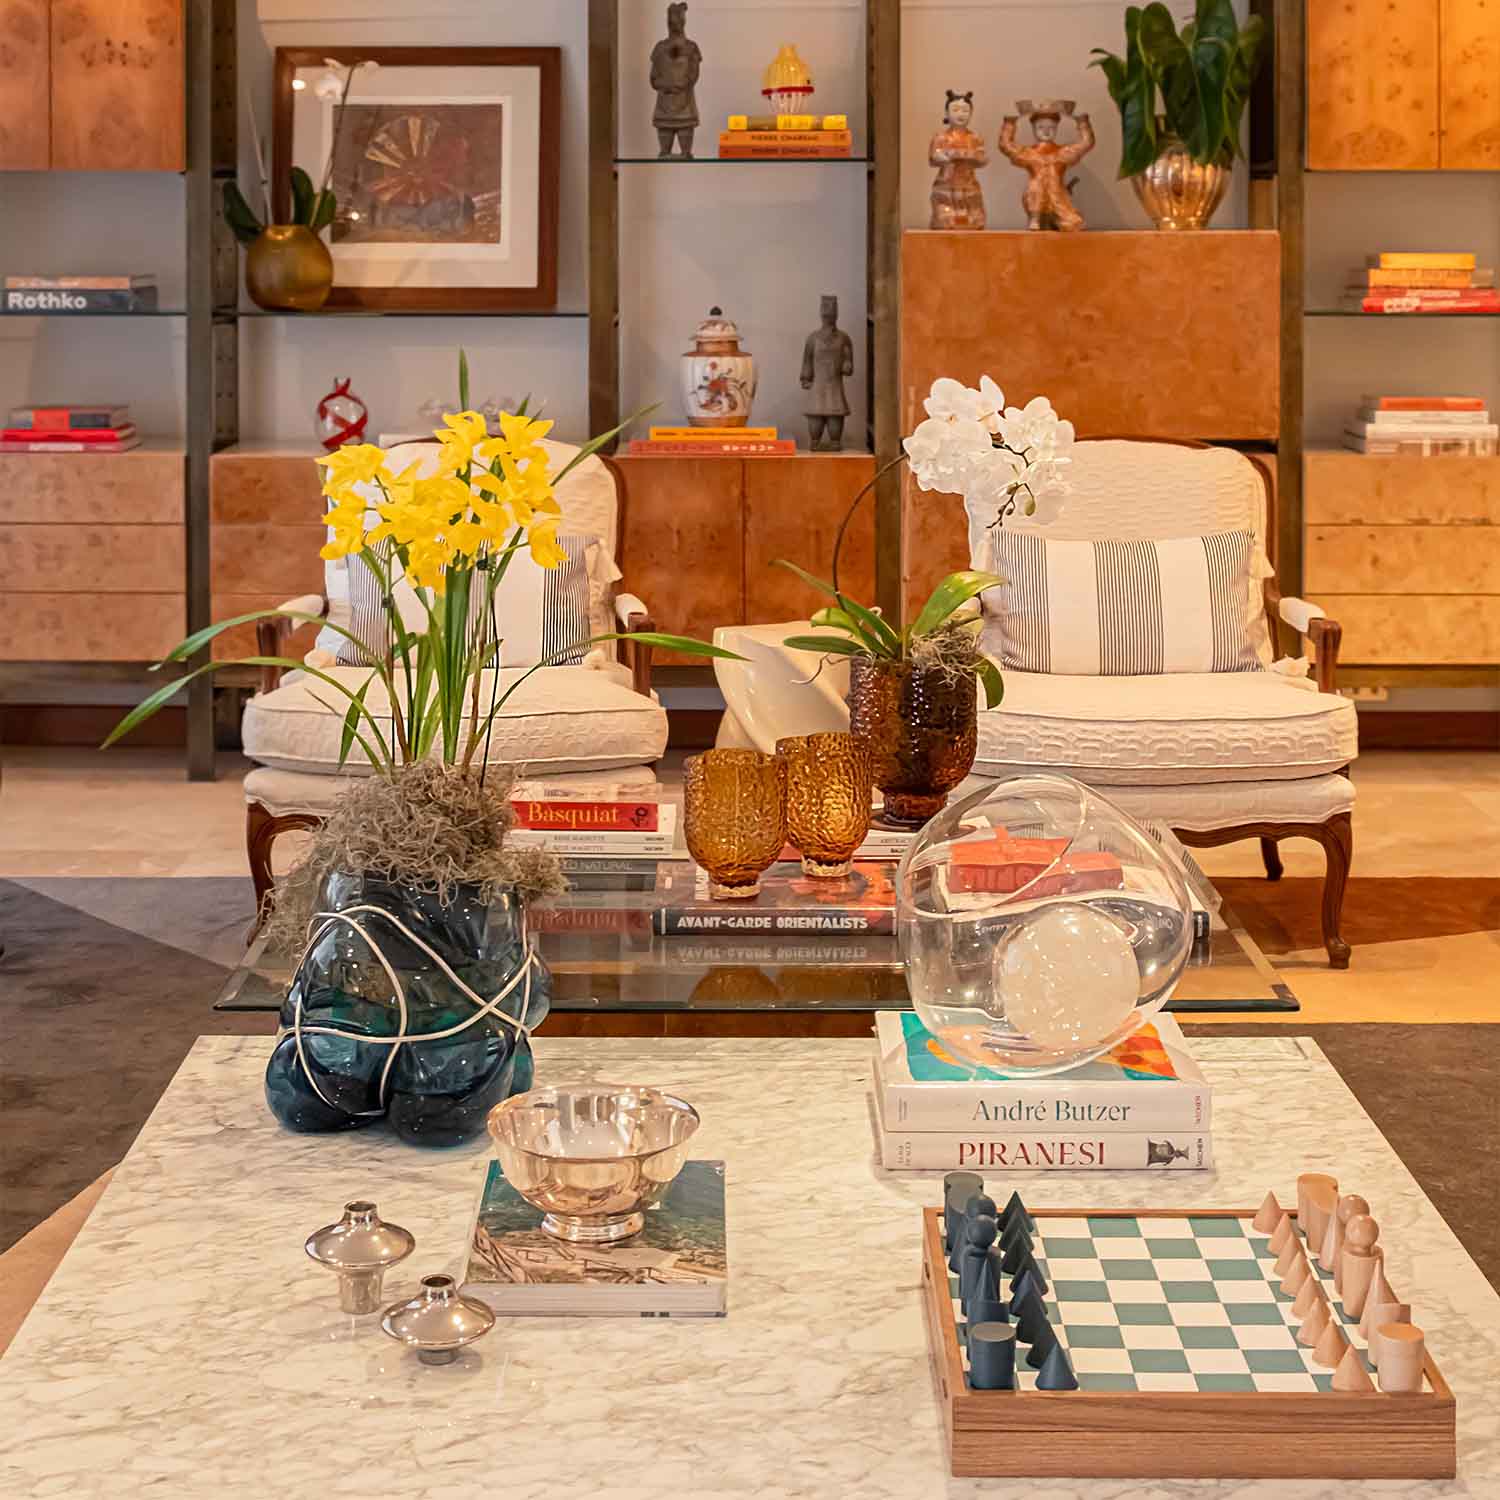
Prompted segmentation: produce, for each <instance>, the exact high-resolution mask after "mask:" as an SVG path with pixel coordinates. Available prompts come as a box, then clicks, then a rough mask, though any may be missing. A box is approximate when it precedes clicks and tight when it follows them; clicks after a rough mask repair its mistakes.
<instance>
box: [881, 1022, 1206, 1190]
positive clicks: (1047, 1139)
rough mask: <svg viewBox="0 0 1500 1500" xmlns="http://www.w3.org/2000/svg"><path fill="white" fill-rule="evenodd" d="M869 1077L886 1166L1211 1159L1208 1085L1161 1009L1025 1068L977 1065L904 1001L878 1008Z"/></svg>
mask: <svg viewBox="0 0 1500 1500" xmlns="http://www.w3.org/2000/svg"><path fill="white" fill-rule="evenodd" d="M874 1086H875V1106H876V1114H877V1125H878V1132H879V1136H880V1161H881V1165H882V1166H884V1167H885V1168H886V1169H887V1170H902V1169H913V1170H915V1169H925V1170H934V1171H952V1170H954V1169H956V1168H969V1169H971V1170H973V1171H977V1172H983V1171H985V1170H986V1169H991V1170H999V1171H1011V1172H1014V1171H1070V1172H1076V1171H1120V1170H1128V1169H1132V1168H1141V1169H1145V1168H1153V1169H1156V1168H1159V1169H1163V1170H1171V1169H1183V1168H1186V1169H1189V1170H1192V1169H1199V1168H1205V1167H1211V1166H1212V1165H1213V1140H1212V1137H1211V1135H1210V1133H1209V1132H1210V1116H1211V1111H1212V1104H1213V1099H1212V1092H1213V1091H1212V1089H1211V1088H1210V1086H1209V1084H1208V1082H1207V1080H1206V1079H1205V1078H1204V1077H1203V1074H1202V1072H1201V1070H1200V1069H1199V1067H1198V1065H1197V1063H1196V1062H1194V1060H1193V1056H1192V1054H1191V1053H1190V1052H1189V1051H1188V1047H1187V1042H1186V1041H1185V1040H1184V1038H1183V1035H1182V1031H1181V1029H1180V1028H1179V1027H1178V1025H1177V1023H1176V1022H1175V1021H1174V1020H1173V1019H1172V1018H1171V1017H1170V1016H1169V1015H1167V1014H1165V1013H1164V1012H1163V1013H1159V1014H1157V1015H1156V1016H1154V1017H1153V1018H1152V1019H1151V1020H1150V1021H1148V1022H1147V1023H1146V1025H1144V1026H1142V1027H1141V1028H1140V1030H1139V1031H1137V1032H1136V1033H1135V1035H1134V1036H1131V1037H1129V1038H1127V1039H1126V1040H1125V1041H1123V1042H1121V1043H1120V1044H1119V1045H1118V1046H1117V1047H1115V1048H1113V1049H1112V1050H1111V1051H1109V1052H1106V1053H1105V1054H1104V1055H1103V1056H1102V1057H1098V1058H1095V1059H1094V1061H1093V1062H1091V1063H1085V1064H1084V1065H1083V1066H1082V1067H1079V1068H1072V1069H1070V1070H1069V1071H1068V1072H1066V1073H1058V1074H1054V1075H1052V1076H1051V1077H1048V1078H1034V1077H1031V1076H1028V1075H1025V1074H1016V1073H1005V1072H1001V1071H1000V1070H998V1069H990V1068H980V1069H977V1070H976V1069H974V1068H972V1067H970V1066H969V1065H968V1064H967V1063H965V1062H963V1061H962V1060H960V1059H959V1058H958V1057H956V1056H954V1055H953V1054H952V1053H950V1052H949V1051H948V1049H947V1048H945V1047H944V1046H943V1044H942V1042H941V1040H940V1039H939V1038H937V1037H935V1036H934V1035H933V1034H932V1033H931V1032H930V1031H928V1030H927V1028H926V1027H924V1026H923V1025H922V1022H921V1021H920V1020H919V1019H918V1017H917V1016H916V1015H915V1014H914V1013H913V1012H911V1011H881V1012H880V1013H879V1014H878V1015H877V1017H876V1026H875V1071H874Z"/></svg>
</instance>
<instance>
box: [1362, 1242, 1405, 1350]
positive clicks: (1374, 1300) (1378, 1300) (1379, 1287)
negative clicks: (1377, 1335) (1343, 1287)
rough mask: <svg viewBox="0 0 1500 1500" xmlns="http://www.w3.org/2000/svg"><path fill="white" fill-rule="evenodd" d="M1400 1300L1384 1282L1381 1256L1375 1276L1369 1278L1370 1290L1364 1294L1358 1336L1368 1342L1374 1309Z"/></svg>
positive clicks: (1383, 1262) (1383, 1264) (1384, 1276)
mask: <svg viewBox="0 0 1500 1500" xmlns="http://www.w3.org/2000/svg"><path fill="white" fill-rule="evenodd" d="M1400 1300H1401V1299H1400V1298H1399V1297H1398V1296H1397V1295H1396V1294H1395V1292H1394V1291H1392V1290H1391V1284H1390V1282H1389V1281H1387V1280H1386V1275H1385V1257H1384V1256H1381V1258H1380V1260H1379V1262H1378V1264H1377V1265H1376V1267H1375V1274H1374V1275H1373V1276H1372V1277H1371V1278H1370V1289H1369V1291H1367V1292H1366V1293H1365V1306H1364V1311H1363V1312H1361V1313H1360V1315H1359V1336H1360V1337H1361V1338H1362V1339H1365V1340H1366V1341H1368V1339H1369V1337H1370V1329H1371V1328H1372V1327H1373V1326H1374V1324H1373V1323H1372V1322H1371V1319H1372V1318H1373V1317H1374V1314H1375V1309H1376V1308H1377V1307H1380V1306H1381V1305H1383V1304H1384V1303H1387V1302H1399V1301H1400Z"/></svg>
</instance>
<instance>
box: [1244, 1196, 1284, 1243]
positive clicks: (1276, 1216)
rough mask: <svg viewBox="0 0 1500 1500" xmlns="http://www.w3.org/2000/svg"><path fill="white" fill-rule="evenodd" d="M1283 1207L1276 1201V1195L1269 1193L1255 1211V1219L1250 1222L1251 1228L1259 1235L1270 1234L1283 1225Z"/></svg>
mask: <svg viewBox="0 0 1500 1500" xmlns="http://www.w3.org/2000/svg"><path fill="white" fill-rule="evenodd" d="M1281 1217H1282V1216H1281V1205H1280V1204H1279V1203H1278V1202H1277V1201H1276V1194H1275V1193H1267V1194H1266V1196H1265V1197H1264V1198H1263V1199H1261V1204H1260V1207H1259V1208H1258V1209H1256V1211H1255V1217H1254V1218H1253V1219H1251V1221H1250V1227H1251V1228H1252V1229H1253V1230H1255V1232H1256V1233H1257V1234H1270V1233H1271V1231H1272V1230H1273V1229H1275V1228H1276V1226H1277V1225H1278V1224H1279V1223H1281Z"/></svg>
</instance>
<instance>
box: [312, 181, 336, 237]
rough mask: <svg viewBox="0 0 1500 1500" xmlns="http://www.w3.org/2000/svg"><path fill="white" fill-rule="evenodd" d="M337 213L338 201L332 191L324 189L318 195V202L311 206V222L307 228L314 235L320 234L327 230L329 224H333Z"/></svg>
mask: <svg viewBox="0 0 1500 1500" xmlns="http://www.w3.org/2000/svg"><path fill="white" fill-rule="evenodd" d="M338 211H339V200H338V198H337V196H336V195H335V194H334V191H333V189H332V188H324V189H323V191H322V192H321V193H319V194H318V201H317V203H316V204H314V206H313V211H312V220H311V222H310V223H309V224H308V226H307V227H308V228H309V229H311V230H312V232H313V233H314V234H322V232H323V231H324V230H325V229H327V228H328V226H329V225H330V224H332V223H333V220H334V216H335V215H336V214H337V213H338Z"/></svg>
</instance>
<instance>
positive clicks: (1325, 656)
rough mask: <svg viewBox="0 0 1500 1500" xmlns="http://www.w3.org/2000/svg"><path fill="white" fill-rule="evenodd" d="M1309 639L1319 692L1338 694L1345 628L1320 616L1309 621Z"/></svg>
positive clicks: (1326, 617) (1324, 616) (1325, 616)
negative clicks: (1341, 647)
mask: <svg viewBox="0 0 1500 1500" xmlns="http://www.w3.org/2000/svg"><path fill="white" fill-rule="evenodd" d="M1307 638H1308V640H1310V641H1311V642H1312V643H1313V673H1314V675H1315V676H1316V677H1317V681H1318V691H1319V692H1320V693H1336V692H1338V676H1339V643H1340V642H1341V641H1342V640H1343V638H1344V627H1343V626H1342V625H1340V624H1339V622H1338V621H1337V620H1330V619H1329V618H1328V616H1327V615H1319V616H1318V618H1317V619H1315V620H1312V621H1309V623H1308V627H1307Z"/></svg>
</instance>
